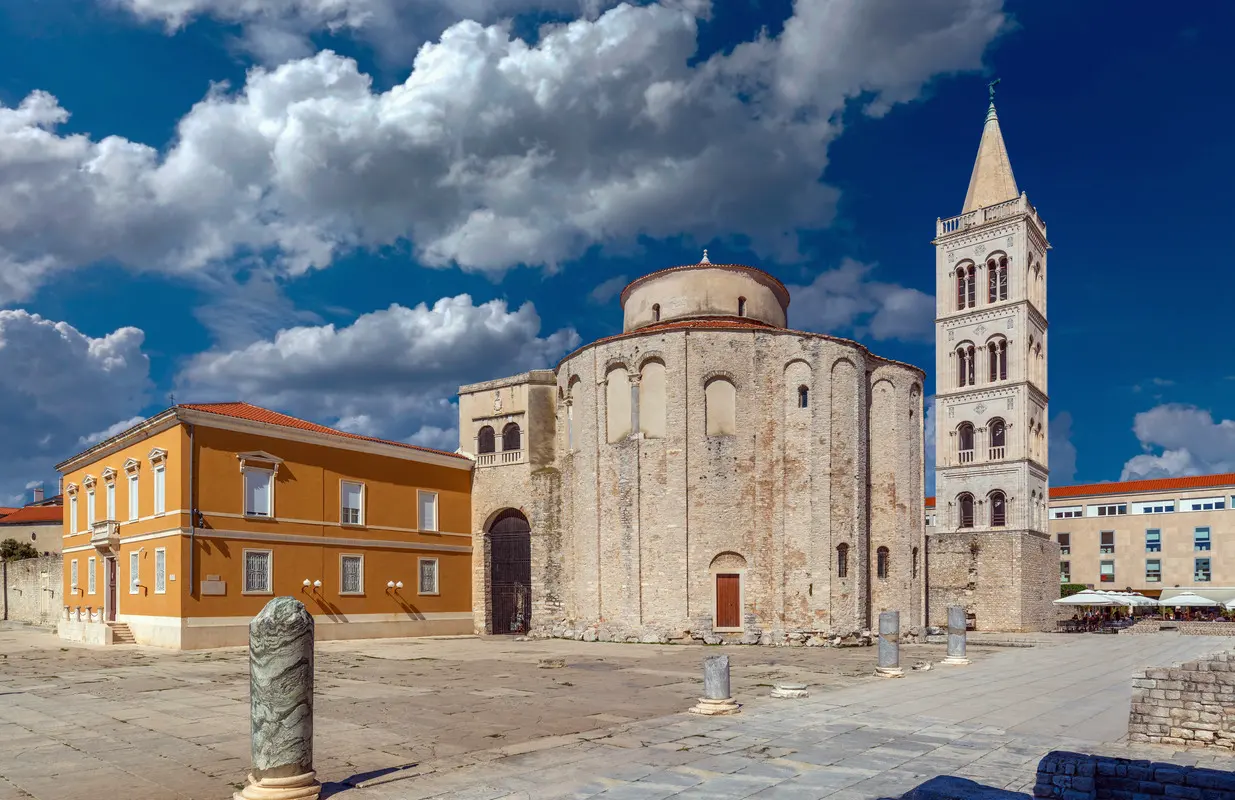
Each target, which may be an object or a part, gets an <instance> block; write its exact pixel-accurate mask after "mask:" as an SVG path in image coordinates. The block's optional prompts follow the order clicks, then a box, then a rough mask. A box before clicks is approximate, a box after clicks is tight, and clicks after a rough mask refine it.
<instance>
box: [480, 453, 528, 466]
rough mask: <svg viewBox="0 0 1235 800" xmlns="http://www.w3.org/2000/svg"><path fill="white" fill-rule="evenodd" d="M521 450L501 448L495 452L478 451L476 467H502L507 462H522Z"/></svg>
mask: <svg viewBox="0 0 1235 800" xmlns="http://www.w3.org/2000/svg"><path fill="white" fill-rule="evenodd" d="M523 454H524V451H523V450H502V451H501V452H497V453H480V454H479V455H477V456H476V466H478V467H504V466H506V465H507V464H522V463H523V457H524V456H523Z"/></svg>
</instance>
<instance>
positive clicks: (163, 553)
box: [154, 547, 167, 594]
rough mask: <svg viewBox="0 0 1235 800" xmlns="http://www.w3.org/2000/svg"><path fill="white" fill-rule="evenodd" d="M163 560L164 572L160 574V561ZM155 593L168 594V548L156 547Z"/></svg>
mask: <svg viewBox="0 0 1235 800" xmlns="http://www.w3.org/2000/svg"><path fill="white" fill-rule="evenodd" d="M160 561H161V562H163V570H162V572H163V574H162V575H159V562H160ZM154 593H155V594H167V548H166V547H156V548H154Z"/></svg>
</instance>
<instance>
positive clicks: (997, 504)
mask: <svg viewBox="0 0 1235 800" xmlns="http://www.w3.org/2000/svg"><path fill="white" fill-rule="evenodd" d="M990 501H991V527H992V528H1002V527H1003V526H1004V525H1007V524H1008V503H1007V498H1005V497H1004V494H1003V492H991V494H990Z"/></svg>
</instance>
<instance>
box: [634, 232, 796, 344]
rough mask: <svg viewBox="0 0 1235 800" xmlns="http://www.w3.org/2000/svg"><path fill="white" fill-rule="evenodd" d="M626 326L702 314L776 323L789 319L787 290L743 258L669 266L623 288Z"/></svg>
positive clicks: (638, 325)
mask: <svg viewBox="0 0 1235 800" xmlns="http://www.w3.org/2000/svg"><path fill="white" fill-rule="evenodd" d="M621 302H622V318H623V320H622V329H623V330H624V331H625V332H630V331H634V330H638V329H639V328H643V327H646V326H648V325H655V324H658V323H663V322H670V321H673V320H686V319H697V318H700V317H708V318H716V317H738V318H747V319H750V320H754V321H757V322H762V323H765V324H767V325H772V326H774V327H777V328H783V327H785V324H786V319H787V318H786V312H787V311H788V308H789V290H788V289H786V288H785V285H784V284H783V283H781V282H780V281H778V280H777V279H776V278H774V277H772V276H771V275H769V274H768V273H766V272H764V271H763V270H761V269H756V268H755V267H748V266H746V265H744V264H713V263H711V262H710V261H708V257H707V251H706V250H705V251H704V254H703V260H702V261H700V262H699V263H698V264H686V265H683V266H680V267H670V268H669V269H662V270H659V271H658V272H653V273H650V274H648V275H644V276H643V277H641V278H636V279H635V280H634V281H632V282H631V283H630V284H629V285H628V286H627V287H626V288H625V289H623V290H622V296H621Z"/></svg>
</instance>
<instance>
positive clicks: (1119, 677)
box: [326, 635, 1235, 800]
mask: <svg viewBox="0 0 1235 800" xmlns="http://www.w3.org/2000/svg"><path fill="white" fill-rule="evenodd" d="M1230 645H1231V642H1230V640H1229V639H1223V638H1201V637H1180V636H1167V635H1162V636H1153V637H1115V636H1076V637H1069V638H1062V637H1061V638H1060V639H1059V644H1057V645H1046V646H1039V647H1034V648H1032V649H1009V650H1007V651H1005V652H1001V653H998V654H996V655H993V656H991V657H989V658H987V659H985V660H982V661H978V662H975V663H974V664H972V665H970V666H968V667H936V668H935V669H932V670H930V671H927V672H917V673H915V672H910V673H908V674H907V676H906V677H905V678H903V679H893V680H884V681H880V682H869V683H864V684H862V685H857V686H851V687H848V688H843V689H838V690H835V691H825V692H817V693H815V694H814V695H813V696H812V697H810V698H809V699H806V700H773V699H770V698H751V697H749V696H747V697H738V699H739V700H743V701H747V702H748V706H747V707H746V709H744V711H743V713H741V714H739V715H737V716H733V717H711V718H699V717H693V716H690V715H687V714H676V715H672V716H666V717H662V718H659V719H654V720H648V721H643V722H638V723H631V724H628V725H623V726H618V727H617V728H615V729H613V730H611V731H609V732H606V733H604V734H584V735H578V736H570V737H558V738H556V739H549V740H542V741H539V742H530V743H528V744H526V745H524V746H522V747H515V748H504V749H499V750H493V751H490V752H488V753H480V754H478V753H473V754H470V755H469V757H468V759H467V763H466V764H462V765H460V763H459V762H454V761H451V760H449V759H448V760H443V761H440V762H438V763H425V764H421V765H418V766H417V767H416V768H414V769H407V770H401V771H398V772H393V773H390V774H387V775H374V776H372V777H371V778H370V779H369V780H367V781H364V780H362V781H357V782H355V784H359V785H355V784H332V785H328V787H327V793H326V795H327V796H335V797H345V798H348V800H386V799H388V798H389V799H391V800H394V799H396V798H397V799H398V800H419V799H420V798H438V797H441V798H447V797H449V798H455V799H456V800H496V798H510V799H512V800H513V798H527V800H533V799H535V800H555V799H557V798H604V799H605V800H610V799H612V800H616V799H617V798H627V799H629V800H634V799H636V798H638V799H639V800H644V799H647V800H651V799H653V798H668V797H672V798H675V800H694V799H695V798H711V799H713V800H716V799H718V798H748V797H749V798H756V797H760V798H761V797H769V798H782V799H783V800H796V799H797V798H824V797H826V798H829V799H830V800H872V799H873V798H896V797H901V796H902V795H905V794H906V793H908V792H910V791H911V790H914V789H917V788H919V787H926V788H932V787H943V788H944V789H946V790H948V791H947V792H945V794H944V795H943V796H954V797H967V798H974V799H975V800H977V799H978V798H992V800H993V799H995V798H1000V799H1001V800H1011V799H1012V798H1026V797H1028V796H1029V795H1030V793H1032V788H1033V784H1034V777H1035V774H1036V771H1037V766H1038V762H1039V760H1040V759H1041V758H1042V757H1043V756H1044V755H1045V754H1046V753H1048V752H1050V751H1052V750H1057V749H1066V750H1074V751H1076V752H1082V753H1097V754H1104V755H1115V756H1123V757H1133V758H1147V759H1151V760H1153V761H1158V762H1172V763H1178V764H1195V765H1200V766H1205V767H1209V768H1213V769H1221V770H1235V758H1232V757H1230V756H1227V755H1219V754H1217V753H1215V752H1213V751H1206V750H1182V751H1176V750H1173V749H1170V748H1163V747H1158V746H1152V745H1130V744H1128V743H1127V742H1126V728H1127V720H1128V711H1129V703H1130V699H1131V693H1132V688H1131V687H1132V679H1133V676H1134V675H1135V674H1136V673H1137V672H1138V671H1139V670H1141V669H1143V668H1144V667H1146V666H1150V665H1165V664H1171V663H1174V662H1178V661H1183V660H1187V659H1191V658H1195V657H1197V656H1199V655H1202V654H1205V653H1210V652H1215V651H1218V650H1223V649H1225V648H1228V647H1230ZM937 796H938V795H937Z"/></svg>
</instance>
